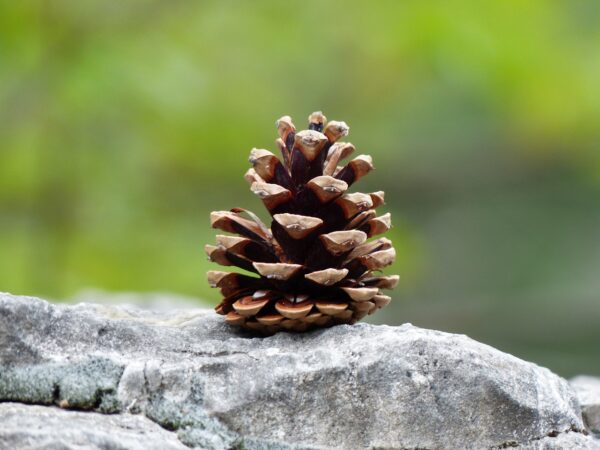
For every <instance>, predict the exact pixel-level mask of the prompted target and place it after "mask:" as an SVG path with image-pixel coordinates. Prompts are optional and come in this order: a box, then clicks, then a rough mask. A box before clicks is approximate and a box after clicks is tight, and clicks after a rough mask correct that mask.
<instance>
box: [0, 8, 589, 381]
mask: <svg viewBox="0 0 600 450" xmlns="http://www.w3.org/2000/svg"><path fill="white" fill-rule="evenodd" d="M313 110H323V111H324V112H325V114H326V115H327V116H328V117H329V118H330V119H337V120H345V121H346V122H347V123H348V124H349V125H350V128H351V134H350V136H349V140H350V141H351V142H353V143H354V144H355V145H356V146H357V148H358V150H359V152H361V153H369V154H371V155H372V156H373V158H374V161H375V166H376V172H374V174H372V175H371V176H369V177H367V178H365V179H363V181H361V183H360V187H361V188H362V189H364V190H367V191H368V190H379V189H383V190H385V191H386V198H387V208H388V210H389V211H391V212H392V215H393V219H394V225H395V227H394V229H393V230H392V232H391V236H390V237H391V238H392V239H393V240H394V242H395V244H396V246H397V250H398V261H397V263H396V264H395V265H394V267H393V268H391V269H390V270H389V271H388V272H390V273H400V274H401V275H402V282H401V285H400V287H399V288H398V289H397V290H396V291H395V293H394V294H393V295H394V302H393V305H391V306H390V307H389V308H387V309H385V310H383V311H381V312H380V313H379V314H378V315H376V316H375V317H374V318H373V319H372V320H373V321H375V322H379V323H387V324H400V323H403V322H412V323H413V324H416V325H419V326H422V327H430V328H436V329H441V330H445V331H451V332H459V333H465V334H468V335H470V336H471V337H473V338H475V339H478V340H480V341H483V342H486V343H489V344H491V345H494V346H496V347H498V348H500V349H502V350H505V351H508V352H512V353H514V354H516V355H518V356H520V357H523V358H526V359H530V360H533V361H536V362H538V363H540V364H543V365H546V366H548V367H550V368H552V369H553V370H555V371H557V372H558V373H560V374H562V375H565V376H569V375H573V374H575V373H580V372H586V373H591V374H600V148H599V147H600V3H599V2H597V1H594V0H590V1H579V0H572V1H569V2H564V1H551V0H539V1H520V0H513V1H508V0H498V1H489V2H477V1H454V2H446V1H379V2H352V1H344V2H342V1H340V2H334V1H332V2H322V1H312V0H306V1H302V2H295V1H291V2H280V1H252V2H241V1H239V2H235V1H203V2H194V1H181V0H179V1H178V0H173V1H148V0H130V1H127V2H103V1H100V0H95V1H87V0H85V1H72V0H53V1H52V2H41V1H40V2H3V1H0V255H1V256H0V290H3V291H10V292H13V293H21V294H32V295H39V296H45V297H49V298H53V299H57V300H60V299H67V298H69V297H71V296H73V295H74V294H76V293H77V292H79V291H80V290H82V289H84V288H89V287H97V288H101V289H104V290H108V291H125V290H126V291H140V292H145V291H169V292H175V293H180V294H184V295H191V296H195V297H199V298H203V299H205V300H206V302H208V303H212V304H215V303H216V302H217V300H218V294H217V292H214V291H211V290H210V289H209V288H208V286H207V285H206V282H205V277H204V272H205V271H206V270H208V269H209V268H210V266H211V265H210V264H209V263H208V261H207V260H206V257H205V255H204V252H203V245H204V244H205V243H210V242H212V241H213V236H214V231H213V230H211V229H210V227H209V221H208V214H209V212H210V211H211V210H215V209H228V208H230V207H234V206H244V207H248V208H250V209H253V210H255V211H258V212H259V213H260V214H261V215H262V217H263V218H264V217H265V213H264V210H263V209H262V205H261V204H260V202H259V201H258V200H257V199H256V198H254V196H253V195H252V194H251V193H250V192H249V191H248V187H247V185H246V182H245V181H244V180H243V178H242V175H243V173H244V172H245V171H246V169H247V168H248V163H247V155H248V153H249V151H250V149H251V148H252V147H259V148H269V149H272V150H275V146H274V139H275V137H276V130H275V126H274V122H275V119H277V118H278V117H279V116H281V115H284V114H290V115H292V116H293V117H294V118H295V122H296V124H297V125H302V124H304V121H305V118H306V116H307V115H308V114H309V113H310V112H312V111H313Z"/></svg>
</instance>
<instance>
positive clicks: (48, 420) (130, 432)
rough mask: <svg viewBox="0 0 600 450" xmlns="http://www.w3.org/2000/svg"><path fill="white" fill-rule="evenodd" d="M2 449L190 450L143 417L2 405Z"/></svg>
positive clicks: (0, 425)
mask: <svg viewBox="0 0 600 450" xmlns="http://www.w3.org/2000/svg"><path fill="white" fill-rule="evenodd" d="M0 448H1V449H6V450H9V449H19V450H23V449H34V448H35V449H59V448H60V449H61V450H71V449H73V450H81V449H88V448H96V449H103V450H187V448H188V447H186V446H185V445H183V444H182V443H181V442H180V441H179V440H178V439H177V436H176V435H175V433H171V432H169V431H167V430H165V429H163V428H161V427H160V426H158V425H157V424H155V423H154V422H152V421H151V420H149V419H147V418H146V417H144V416H140V415H132V414H98V413H94V412H79V411H67V410H64V409H60V408H54V407H45V406H37V405H23V404H20V403H0Z"/></svg>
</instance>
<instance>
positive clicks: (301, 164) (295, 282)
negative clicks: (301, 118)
mask: <svg viewBox="0 0 600 450" xmlns="http://www.w3.org/2000/svg"><path fill="white" fill-rule="evenodd" d="M308 128H309V129H308V130H304V131H300V132H296V128H295V126H294V124H293V123H292V120H291V118H290V117H289V116H284V117H282V118H281V119H279V120H278V121H277V129H278V131H279V139H277V141H276V143H277V146H278V147H279V150H280V151H281V154H282V161H280V160H279V159H278V158H277V157H276V156H275V155H274V154H273V153H271V152H269V151H268V150H259V149H254V150H252V152H251V153H250V163H251V164H252V165H253V168H251V169H250V170H248V172H247V173H246V175H245V178H246V180H247V181H248V182H249V183H250V184H251V188H250V189H251V190H252V192H254V193H255V194H256V195H258V196H259V197H260V198H261V199H262V201H263V203H264V204H265V206H266V207H267V209H268V210H269V212H270V214H271V215H272V217H273V221H272V222H271V228H268V227H267V226H266V225H265V224H264V223H263V222H262V221H261V220H260V219H259V218H258V217H257V216H256V215H254V214H253V213H251V212H250V211H247V210H244V209H241V208H234V209H232V210H231V211H216V212H213V213H211V217H210V218H211V225H212V227H213V228H218V229H220V230H223V231H225V232H228V233H236V234H238V235H240V237H235V236H225V235H217V245H216V246H213V245H207V246H206V253H207V254H208V257H209V259H210V260H211V261H214V262H216V263H218V264H221V265H223V266H237V267H240V268H242V269H245V270H247V271H250V272H254V273H255V274H257V275H258V276H250V275H244V274H240V273H235V272H221V271H209V272H208V282H209V284H210V285H211V286H212V287H218V288H220V289H221V293H222V294H223V297H224V298H223V300H222V302H221V303H220V304H219V305H218V306H217V307H216V308H215V309H216V311H217V313H219V314H223V315H226V318H225V320H226V321H227V322H229V323H230V324H232V325H239V326H242V327H244V328H248V329H251V330H256V331H260V332H262V333H265V334H272V333H275V332H277V331H280V330H282V329H285V330H293V331H306V330H308V329H312V328H317V327H327V326H331V325H335V324H340V323H354V322H356V321H358V320H360V319H362V318H363V317H364V316H366V315H367V314H371V313H372V312H374V311H375V310H376V309H378V308H381V307H383V306H385V305H387V304H388V303H389V302H390V300H391V298H390V297H388V296H386V295H383V294H382V293H381V289H392V288H394V287H395V286H396V285H397V284H398V280H399V277H398V276H397V275H391V276H377V275H375V274H374V272H376V271H379V269H381V268H382V267H385V266H387V265H389V264H391V263H393V262H394V259H395V256H396V253H395V250H394V248H393V247H392V243H391V241H390V240H389V239H386V238H379V239H375V240H371V241H367V239H368V238H370V237H372V236H375V235H379V234H381V233H384V232H385V231H387V230H388V229H389V228H390V226H391V222H390V214H389V213H387V214H384V215H382V216H379V217H376V214H375V208H377V207H378V206H379V205H381V204H382V203H383V198H384V193H383V192H381V191H379V192H373V193H371V194H361V193H352V194H350V193H346V191H347V190H348V188H349V187H350V186H351V185H352V184H353V183H355V182H356V181H358V180H359V179H360V178H361V177H363V176H364V175H366V174H367V173H368V172H369V171H371V170H372V169H373V165H372V162H371V157H370V156H368V155H359V156H357V157H356V158H354V159H353V160H352V161H350V162H349V163H348V164H346V165H345V166H343V167H340V166H338V162H339V161H340V160H342V159H343V158H346V157H347V156H348V155H350V154H351V153H352V152H353V151H354V146H353V145H352V144H350V143H343V142H337V141H338V139H340V138H342V137H343V136H346V135H347V134H348V130H349V128H348V126H347V125H346V123H344V122H336V121H331V122H329V123H326V119H325V116H323V114H322V113H320V112H315V113H313V114H311V115H310V116H309V127H308Z"/></svg>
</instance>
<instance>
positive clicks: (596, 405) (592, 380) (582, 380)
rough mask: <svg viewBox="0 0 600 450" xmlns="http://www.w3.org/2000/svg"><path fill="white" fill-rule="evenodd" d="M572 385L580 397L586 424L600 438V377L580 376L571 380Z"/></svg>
mask: <svg viewBox="0 0 600 450" xmlns="http://www.w3.org/2000/svg"><path fill="white" fill-rule="evenodd" d="M571 386H572V387H573V389H574V390H575V392H576V394H577V398H578V399H579V404H580V405H581V410H582V412H583V420H584V422H585V424H586V426H587V427H588V429H589V430H590V431H591V432H592V433H594V434H595V435H596V436H598V437H599V438H600V378H596V377H588V376H583V375H582V376H578V377H575V378H573V379H572V380H571Z"/></svg>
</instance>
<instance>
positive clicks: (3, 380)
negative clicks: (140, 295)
mask: <svg viewBox="0 0 600 450" xmlns="http://www.w3.org/2000/svg"><path fill="white" fill-rule="evenodd" d="M0 401H12V402H26V403H35V404H43V405H54V404H58V405H60V406H62V407H64V408H72V407H74V408H78V409H85V410H90V411H100V412H119V413H121V414H122V415H123V416H124V417H127V418H131V416H130V415H127V414H128V413H135V414H141V415H144V416H146V417H147V418H149V419H151V420H152V421H153V422H156V423H158V424H160V425H161V426H162V427H164V428H166V429H167V430H172V431H173V432H174V433H175V434H176V435H177V437H178V438H179V440H180V441H181V442H182V443H184V444H186V445H188V446H197V447H200V448H206V449H227V448H246V449H251V448H254V449H263V448H264V449H266V448H273V449H275V448H277V449H283V448H342V449H361V448H421V449H457V448H465V449H469V448H474V449H475V448H476V449H480V448H504V447H507V446H522V448H527V449H538V448H548V449H552V448H590V449H591V448H597V447H596V446H595V445H596V444H595V441H593V440H592V439H591V438H589V437H586V436H584V435H583V434H581V432H582V431H583V430H584V425H583V422H582V418H581V413H580V409H579V405H578V402H577V400H576V398H575V396H574V394H573V392H572V390H571V388H570V387H569V385H568V383H567V382H566V381H565V380H563V379H561V378H559V377H558V376H556V375H554V374H552V373H551V372H550V371H549V370H547V369H544V368H540V367H538V366H536V365H534V364H531V363H527V362H525V361H522V360H520V359H518V358H515V357H513V356H511V355H507V354H505V353H502V352H500V351H498V350H495V349H493V348H491V347H489V346H486V345H483V344H480V343H477V342H475V341H473V340H471V339H469V338H467V337H465V336H462V335H451V334H447V333H442V332H437V331H430V330H423V329H419V328H416V327H413V326H411V325H404V326H401V327H387V326H372V325H367V324H359V325H355V326H338V327H335V328H331V329H326V330H320V331H315V332H312V333H307V334H289V333H280V334H277V335H275V336H272V337H268V338H257V337H252V336H250V335H248V334H243V333H240V332H236V331H234V330H232V329H230V328H229V327H228V326H227V325H226V324H225V323H223V320H222V317H219V316H217V315H215V314H214V313H213V312H212V311H207V310H186V311H179V312H177V311H171V312H168V313H167V312H162V313H157V312H152V311H143V310H140V309H136V308H133V307H117V306H100V305H90V304H81V305H76V306H59V305H51V304H49V303H46V302H44V301H42V300H39V299H35V298H30V297H15V296H11V295H8V294H0ZM53 410H56V409H54V408H53ZM111 417H113V418H114V419H115V420H119V419H118V418H119V417H121V415H117V416H111ZM3 433H5V432H4V431H3V428H2V427H0V436H3ZM13 435H14V433H13ZM559 442H560V444H558V445H559V446H556V445H555V444H557V443H559ZM572 443H575V444H573V445H576V446H571V447H569V445H571V444H572ZM577 445H578V446H577Z"/></svg>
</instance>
